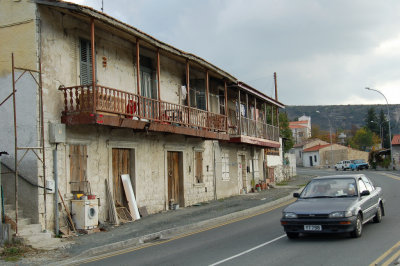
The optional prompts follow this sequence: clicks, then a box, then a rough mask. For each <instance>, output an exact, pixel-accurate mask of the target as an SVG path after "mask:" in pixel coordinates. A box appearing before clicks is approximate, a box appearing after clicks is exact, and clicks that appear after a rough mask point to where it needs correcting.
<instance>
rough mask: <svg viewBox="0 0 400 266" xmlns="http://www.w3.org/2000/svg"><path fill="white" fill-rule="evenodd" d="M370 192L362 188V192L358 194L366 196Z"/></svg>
mask: <svg viewBox="0 0 400 266" xmlns="http://www.w3.org/2000/svg"><path fill="white" fill-rule="evenodd" d="M369 194H370V193H369V190H364V191H363V192H361V194H360V196H361V197H362V196H368V195H369Z"/></svg>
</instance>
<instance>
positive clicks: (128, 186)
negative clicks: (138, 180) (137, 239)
mask: <svg viewBox="0 0 400 266" xmlns="http://www.w3.org/2000/svg"><path fill="white" fill-rule="evenodd" d="M121 180H122V184H124V190H125V195H126V199H127V200H128V206H129V211H130V213H131V215H132V216H133V218H134V219H135V220H139V219H140V215H139V210H138V207H137V204H136V200H135V194H134V193H133V189H132V183H131V178H130V177H129V175H121Z"/></svg>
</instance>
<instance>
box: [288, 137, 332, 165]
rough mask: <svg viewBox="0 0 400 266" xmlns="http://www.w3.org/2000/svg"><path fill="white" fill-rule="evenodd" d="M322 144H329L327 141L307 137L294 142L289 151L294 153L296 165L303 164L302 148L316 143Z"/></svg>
mask: <svg viewBox="0 0 400 266" xmlns="http://www.w3.org/2000/svg"><path fill="white" fill-rule="evenodd" d="M324 144H329V143H328V142H326V141H323V140H320V139H307V140H305V141H303V142H301V143H298V144H295V145H294V146H293V148H292V149H290V153H291V154H295V155H296V165H297V166H303V150H305V149H307V148H310V147H313V146H316V145H324Z"/></svg>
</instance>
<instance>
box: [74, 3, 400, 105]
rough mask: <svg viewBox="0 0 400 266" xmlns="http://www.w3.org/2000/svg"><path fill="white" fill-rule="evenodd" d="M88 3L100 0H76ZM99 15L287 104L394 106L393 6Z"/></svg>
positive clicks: (134, 7) (236, 7) (142, 10)
mask: <svg viewBox="0 0 400 266" xmlns="http://www.w3.org/2000/svg"><path fill="white" fill-rule="evenodd" d="M78 2H80V3H81V4H82V3H83V4H86V5H96V6H93V7H94V8H96V9H100V5H99V4H101V0H97V1H93V0H92V1H83V0H80V1H78ZM104 2H105V3H104V7H105V12H106V13H108V14H110V15H111V16H115V17H116V18H117V19H120V20H122V21H124V22H126V23H128V24H131V25H132V26H134V27H137V28H139V29H140V30H143V31H145V32H146V33H149V34H150V35H152V36H154V37H156V38H158V39H159V40H161V41H163V42H166V43H169V44H171V45H173V46H175V47H176V48H178V49H181V50H184V51H186V52H190V53H194V54H196V55H198V56H200V57H202V58H204V59H205V60H207V61H210V62H211V63H213V64H215V65H217V66H218V67H220V68H222V69H224V70H225V71H227V72H229V73H231V74H232V75H234V76H235V77H237V78H238V79H240V80H242V81H244V82H247V83H249V84H250V85H252V86H254V87H255V88H256V89H258V90H260V91H263V92H264V93H266V94H268V95H270V96H273V89H272V88H271V84H273V82H272V81H273V78H272V77H273V72H277V73H278V89H279V91H278V94H279V100H280V101H282V102H283V103H285V104H288V105H319V104H325V105H329V104H347V103H353V104H364V103H365V104H367V103H382V99H380V98H379V95H375V96H371V94H370V93H367V91H366V90H365V89H364V87H366V86H371V87H372V86H376V88H379V89H381V90H382V92H384V93H385V94H387V95H390V101H389V102H390V103H400V93H399V92H397V91H400V90H399V89H398V88H399V86H400V84H399V81H398V73H400V35H399V33H398V29H399V28H400V16H398V14H399V13H400V2H398V1H396V0H392V1H385V2H379V1H373V0H355V1H345V0H338V1H327V0H298V1H291V0H268V1H265V0H252V1H246V0H202V1H197V0H185V1H180V0H165V1H157V0H133V1H129V0H120V1H106V0H104Z"/></svg>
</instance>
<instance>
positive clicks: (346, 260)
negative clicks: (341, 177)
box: [85, 169, 400, 266]
mask: <svg viewBox="0 0 400 266" xmlns="http://www.w3.org/2000/svg"><path fill="white" fill-rule="evenodd" d="M300 171H301V174H310V175H328V174H329V175H331V174H349V173H352V172H341V171H340V172H333V171H324V170H305V169H301V170H300ZM363 173H364V174H366V175H367V176H368V177H370V178H371V179H372V180H373V182H374V183H375V185H376V186H381V187H382V188H383V191H384V195H385V199H386V204H385V211H386V216H384V217H383V220H382V223H380V224H374V223H368V224H366V225H364V228H363V235H362V237H361V238H358V239H353V238H350V237H348V236H347V235H335V236H326V235H316V236H306V237H301V238H300V239H296V240H289V239H288V238H287V237H286V235H285V233H284V231H283V229H282V227H281V225H280V223H279V219H280V217H281V211H282V209H283V208H284V206H283V205H284V204H283V205H282V206H276V207H273V208H271V209H268V210H266V211H265V212H263V213H261V214H258V215H255V216H252V217H247V218H246V219H242V220H240V221H236V222H232V223H228V224H224V225H219V226H217V227H215V228H213V229H209V230H204V231H202V232H197V233H194V234H190V235H186V236H182V235H181V236H178V237H176V238H172V239H167V240H160V241H158V242H157V241H156V242H152V243H147V244H145V245H143V246H142V247H135V248H134V249H133V248H132V249H129V248H127V249H126V250H122V251H120V252H118V253H110V254H104V255H103V256H97V257H94V258H92V259H91V261H90V260H88V263H87V264H85V265H97V266H99V265H370V264H372V265H375V264H377V265H385V264H384V263H385V262H386V263H388V265H394V263H396V261H397V260H398V257H399V256H400V226H399V222H400V208H399V203H400V200H399V197H400V192H399V188H400V175H399V174H395V173H393V172H375V171H364V172H363ZM396 244H397V245H398V246H396Z"/></svg>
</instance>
